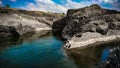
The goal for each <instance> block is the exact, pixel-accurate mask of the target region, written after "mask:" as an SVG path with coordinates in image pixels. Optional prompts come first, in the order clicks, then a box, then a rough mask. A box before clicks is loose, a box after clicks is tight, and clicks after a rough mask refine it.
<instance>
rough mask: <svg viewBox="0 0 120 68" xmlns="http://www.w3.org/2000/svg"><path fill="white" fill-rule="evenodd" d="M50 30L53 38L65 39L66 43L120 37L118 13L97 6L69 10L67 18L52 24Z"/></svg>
mask: <svg viewBox="0 0 120 68" xmlns="http://www.w3.org/2000/svg"><path fill="white" fill-rule="evenodd" d="M52 28H53V34H54V35H55V36H60V37H62V38H65V39H67V40H68V42H69V41H74V43H76V42H79V43H80V42H81V40H82V41H83V40H84V41H85V42H86V41H88V40H89V41H90V39H94V38H98V37H99V38H101V37H103V39H104V38H105V37H106V36H107V37H106V38H107V40H108V37H109V36H110V37H109V38H110V39H109V40H111V36H113V35H120V12H119V11H116V10H109V9H104V8H101V7H100V6H99V5H97V4H93V5H91V6H87V7H84V8H79V9H69V10H68V12H67V16H66V17H64V18H63V19H61V20H59V21H56V22H54V23H53V26H52ZM73 37H74V39H73ZM78 38H79V39H78ZM106 38H105V39H106ZM76 39H77V41H76ZM100 40H101V39H100ZM112 40H113V39H112ZM97 41H99V40H97ZM103 41H104V40H103ZM92 42H93V41H92ZM95 42H96V41H95ZM69 44H70V43H69ZM80 44H81V43H80ZM77 45H78V44H77ZM71 46H74V44H72V45H71Z"/></svg>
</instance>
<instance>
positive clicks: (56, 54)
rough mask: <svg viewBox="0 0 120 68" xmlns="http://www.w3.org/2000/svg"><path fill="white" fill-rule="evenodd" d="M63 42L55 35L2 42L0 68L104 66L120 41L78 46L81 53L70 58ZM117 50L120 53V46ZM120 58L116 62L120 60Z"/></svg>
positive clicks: (85, 67) (0, 46)
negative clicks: (16, 41)
mask: <svg viewBox="0 0 120 68" xmlns="http://www.w3.org/2000/svg"><path fill="white" fill-rule="evenodd" d="M8 43H11V42H8ZM5 44H6V43H5ZM63 44H64V43H63V42H62V41H60V40H58V39H56V38H55V37H53V36H46V37H40V38H38V39H37V40H34V41H29V42H28V41H23V40H22V43H19V42H18V43H16V44H10V45H7V46H4V44H1V43H0V68H98V67H99V66H100V67H101V68H103V67H105V66H106V63H105V62H106V61H107V60H108V59H109V56H112V55H114V54H116V53H114V52H113V54H111V53H110V51H111V49H115V48H114V47H116V45H118V46H119V45H120V43H119V41H118V42H114V43H110V44H103V45H99V46H91V47H88V48H83V49H79V48H78V49H76V50H75V51H77V52H78V53H79V54H76V52H75V54H74V53H73V55H72V56H73V57H72V56H71V57H69V58H68V56H67V53H66V52H65V50H64V49H63V48H62V46H63ZM111 45H112V46H111ZM112 51H114V50H112ZM117 52H118V53H119V54H118V55H120V49H119V51H117ZM113 57H114V56H113ZM118 57H120V56H118ZM73 60H74V61H73ZM117 60H118V59H117ZM119 60H120V59H119ZM119 60H118V61H117V62H115V63H117V64H119ZM113 61H114V60H113ZM103 63H104V64H103ZM110 65H111V64H110ZM113 67H114V66H113Z"/></svg>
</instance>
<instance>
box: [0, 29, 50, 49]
mask: <svg viewBox="0 0 120 68" xmlns="http://www.w3.org/2000/svg"><path fill="white" fill-rule="evenodd" d="M50 35H51V31H40V32H37V33H34V32H33V33H27V34H25V35H22V36H20V37H19V38H11V37H10V38H9V37H8V39H6V38H0V49H2V48H5V47H7V46H10V45H16V44H22V43H23V42H31V41H34V40H37V39H39V38H41V37H46V36H50ZM3 39H5V40H3Z"/></svg>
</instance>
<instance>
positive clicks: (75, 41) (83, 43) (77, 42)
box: [64, 35, 120, 49]
mask: <svg viewBox="0 0 120 68" xmlns="http://www.w3.org/2000/svg"><path fill="white" fill-rule="evenodd" d="M117 39H120V35H111V36H100V37H96V38H91V39H85V40H81V39H80V38H78V37H73V38H72V39H71V40H69V41H67V42H66V44H65V45H64V48H65V49H73V48H78V47H87V46H90V45H92V44H95V43H102V42H108V41H114V40H117Z"/></svg>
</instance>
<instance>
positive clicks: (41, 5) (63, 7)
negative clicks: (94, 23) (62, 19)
mask: <svg viewBox="0 0 120 68" xmlns="http://www.w3.org/2000/svg"><path fill="white" fill-rule="evenodd" d="M65 1H66V2H65ZM65 1H61V3H63V4H56V3H55V2H54V1H52V0H35V3H27V6H26V7H21V8H22V9H28V10H41V11H50V12H58V13H63V12H66V11H67V10H68V9H72V8H81V7H84V6H88V5H91V4H92V3H91V2H89V1H82V2H80V3H78V2H74V1H72V0H65Z"/></svg>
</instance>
